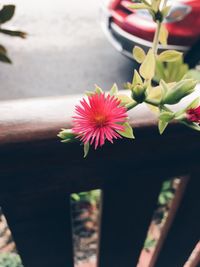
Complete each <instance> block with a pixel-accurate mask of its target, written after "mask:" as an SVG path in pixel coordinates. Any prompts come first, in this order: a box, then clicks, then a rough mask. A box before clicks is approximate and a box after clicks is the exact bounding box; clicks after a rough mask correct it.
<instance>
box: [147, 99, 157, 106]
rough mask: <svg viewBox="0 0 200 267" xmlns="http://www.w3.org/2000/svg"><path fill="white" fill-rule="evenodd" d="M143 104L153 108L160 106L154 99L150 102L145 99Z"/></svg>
mask: <svg viewBox="0 0 200 267" xmlns="http://www.w3.org/2000/svg"><path fill="white" fill-rule="evenodd" d="M144 102H145V103H147V104H150V105H152V106H155V107H159V105H160V102H159V101H157V100H155V99H151V100H150V99H146V100H145V101H144Z"/></svg>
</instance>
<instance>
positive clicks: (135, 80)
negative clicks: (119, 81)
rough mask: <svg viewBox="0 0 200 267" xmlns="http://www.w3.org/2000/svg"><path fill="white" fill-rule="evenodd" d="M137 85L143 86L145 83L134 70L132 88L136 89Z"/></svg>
mask: <svg viewBox="0 0 200 267" xmlns="http://www.w3.org/2000/svg"><path fill="white" fill-rule="evenodd" d="M137 84H143V81H142V78H141V77H140V74H139V73H138V72H137V70H134V75H133V81H132V86H133V87H134V86H136V85H137Z"/></svg>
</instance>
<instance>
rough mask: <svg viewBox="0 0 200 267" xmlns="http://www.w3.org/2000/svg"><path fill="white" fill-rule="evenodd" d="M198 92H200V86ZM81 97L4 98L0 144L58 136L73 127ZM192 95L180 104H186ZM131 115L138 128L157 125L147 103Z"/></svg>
mask: <svg viewBox="0 0 200 267" xmlns="http://www.w3.org/2000/svg"><path fill="white" fill-rule="evenodd" d="M199 89H200V88H199ZM124 93H125V94H126V93H127V91H125V92H123V94H124ZM195 95H196V96H198V95H200V90H197V91H196V92H195ZM195 95H191V96H190V98H194V97H195ZM81 97H82V96H80V95H71V96H70V95H68V96H61V97H46V98H34V99H25V100H13V101H2V102H0V144H7V143H18V142H24V141H30V140H31V141H34V140H41V139H50V138H54V137H55V136H56V133H57V132H58V131H59V130H60V129H61V128H69V127H71V125H72V116H73V112H74V107H75V105H76V104H78V103H79V100H80V99H81ZM190 98H189V100H188V99H186V100H185V101H184V102H182V103H181V105H179V106H180V107H185V106H186V105H187V102H189V101H190ZM129 117H130V121H131V124H132V125H133V126H134V128H143V127H145V128H146V127H155V126H156V125H157V119H156V116H155V114H153V113H152V112H151V111H150V109H149V108H148V107H147V105H144V104H142V105H139V106H138V107H136V108H135V109H134V110H132V111H131V112H129Z"/></svg>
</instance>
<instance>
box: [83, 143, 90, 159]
mask: <svg viewBox="0 0 200 267" xmlns="http://www.w3.org/2000/svg"><path fill="white" fill-rule="evenodd" d="M83 150H84V158H86V157H87V155H88V153H89V150H90V144H89V143H86V144H84V148H83Z"/></svg>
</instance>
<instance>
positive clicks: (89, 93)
mask: <svg viewBox="0 0 200 267" xmlns="http://www.w3.org/2000/svg"><path fill="white" fill-rule="evenodd" d="M85 94H86V96H92V95H94V94H95V92H93V91H85Z"/></svg>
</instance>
